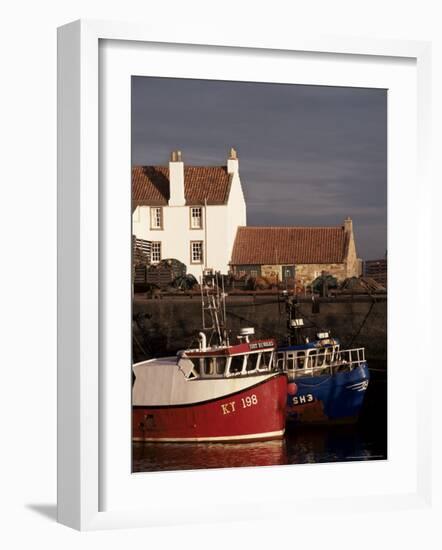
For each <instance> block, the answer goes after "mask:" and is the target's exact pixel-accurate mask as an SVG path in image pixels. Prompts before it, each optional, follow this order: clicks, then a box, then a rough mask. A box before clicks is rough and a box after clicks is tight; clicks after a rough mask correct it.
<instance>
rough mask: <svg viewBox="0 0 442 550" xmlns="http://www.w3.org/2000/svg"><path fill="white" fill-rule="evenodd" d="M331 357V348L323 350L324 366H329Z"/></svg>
mask: <svg viewBox="0 0 442 550" xmlns="http://www.w3.org/2000/svg"><path fill="white" fill-rule="evenodd" d="M332 357H333V348H332V347H331V346H330V347H329V348H326V350H325V363H326V365H331V362H332Z"/></svg>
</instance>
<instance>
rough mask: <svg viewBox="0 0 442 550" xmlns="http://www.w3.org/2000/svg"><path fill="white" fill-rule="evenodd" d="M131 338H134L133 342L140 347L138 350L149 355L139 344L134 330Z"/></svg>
mask: <svg viewBox="0 0 442 550" xmlns="http://www.w3.org/2000/svg"><path fill="white" fill-rule="evenodd" d="M132 338H133V339H134V342H135V343H136V344H137V346H138V347H139V348H140V350H141V351H142V352H143V354H144V355H146V356H149V354H148V353H147V352H146V350H145V349H144V348H143V346H142V345H141V343H140V341H139V340H138V338H137V337H136V336H135V333H134V331H132Z"/></svg>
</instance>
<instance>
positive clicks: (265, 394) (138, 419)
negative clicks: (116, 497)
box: [132, 279, 287, 443]
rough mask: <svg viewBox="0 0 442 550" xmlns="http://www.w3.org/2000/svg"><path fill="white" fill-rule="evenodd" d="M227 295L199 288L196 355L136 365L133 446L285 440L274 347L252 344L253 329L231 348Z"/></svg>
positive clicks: (281, 376)
mask: <svg viewBox="0 0 442 550" xmlns="http://www.w3.org/2000/svg"><path fill="white" fill-rule="evenodd" d="M214 280H215V279H214ZM225 296H226V295H225V293H224V292H223V291H220V289H219V286H218V285H217V284H216V282H215V283H214V284H213V285H205V287H204V288H203V287H202V300H203V307H202V311H203V330H202V331H201V332H200V333H199V345H198V347H197V348H193V349H187V350H184V351H181V352H179V353H178V354H177V356H176V357H165V358H160V359H151V360H148V361H143V362H141V363H136V364H134V365H133V372H134V375H135V382H134V386H133V401H132V409H133V426H132V429H133V432H132V435H133V439H134V440H135V441H157V442H190V441H196V442H198V441H211V442H216V441H218V442H223V443H225V442H244V441H263V440H269V439H279V438H282V437H283V435H284V429H285V414H286V395H287V376H286V374H285V373H283V372H282V371H281V370H279V369H278V368H277V366H276V361H275V355H276V351H275V350H276V341H275V340H274V339H273V338H269V339H254V338H253V335H254V330H253V328H244V329H242V330H241V331H240V334H239V336H238V337H237V338H238V342H236V343H234V344H231V343H230V338H229V336H228V331H227V330H226V323H225V320H226V313H225ZM207 314H209V317H210V326H207V322H206V315H207ZM208 332H209V335H208V334H207V333H208ZM214 339H216V343H213V344H212V343H211V342H212V340H214Z"/></svg>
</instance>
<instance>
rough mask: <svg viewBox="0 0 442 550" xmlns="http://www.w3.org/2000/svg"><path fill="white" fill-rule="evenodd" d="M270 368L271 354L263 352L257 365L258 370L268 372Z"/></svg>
mask: <svg viewBox="0 0 442 550" xmlns="http://www.w3.org/2000/svg"><path fill="white" fill-rule="evenodd" d="M271 366H272V352H271V351H264V352H263V353H262V354H261V361H260V363H259V369H260V370H268V369H270V368H271Z"/></svg>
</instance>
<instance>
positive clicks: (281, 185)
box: [132, 77, 387, 259]
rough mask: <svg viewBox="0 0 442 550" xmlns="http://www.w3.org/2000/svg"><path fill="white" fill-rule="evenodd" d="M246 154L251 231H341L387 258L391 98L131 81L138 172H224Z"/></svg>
mask: <svg viewBox="0 0 442 550" xmlns="http://www.w3.org/2000/svg"><path fill="white" fill-rule="evenodd" d="M230 147H235V149H237V151H238V157H239V169H240V176H241V182H242V184H243V189H244V194H245V197H246V203H247V223H248V225H312V226H315V225H316V226H317V225H319V226H321V225H339V224H341V223H342V222H343V220H344V218H345V217H346V216H350V217H351V218H352V219H353V225H354V230H355V234H356V246H357V250H358V255H359V256H360V257H362V258H363V259H376V258H380V257H383V256H384V254H385V250H386V248H387V92H386V90H377V89H362V88H338V87H329V86H304V85H293V84H268V83H258V84H257V83H249V82H223V81H213V80H212V81H211V80H187V79H173V78H154V77H133V78H132V162H133V164H156V165H162V164H167V162H168V160H169V157H170V152H171V151H172V150H175V149H180V150H181V151H182V153H183V160H184V162H185V163H186V164H193V165H222V164H225V163H226V159H227V154H228V151H229V150H230Z"/></svg>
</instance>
